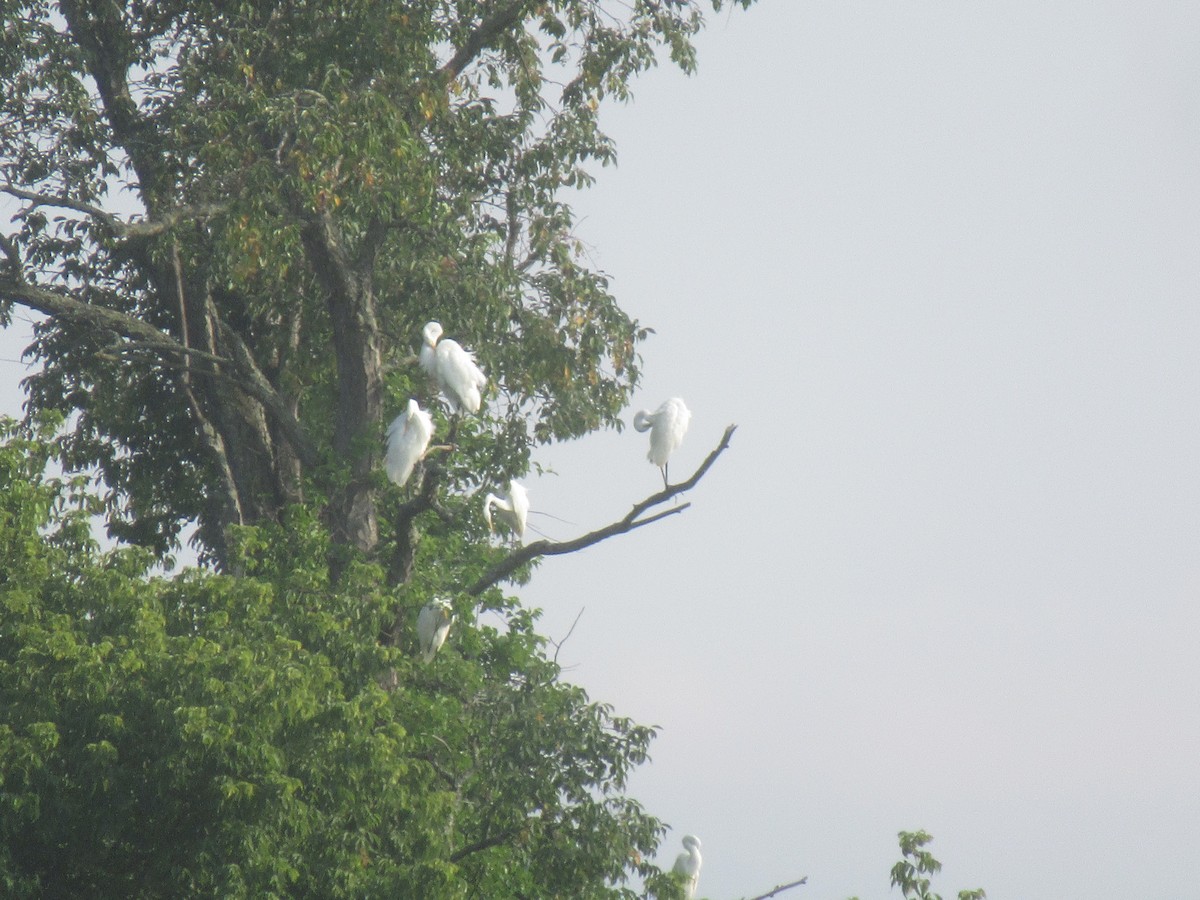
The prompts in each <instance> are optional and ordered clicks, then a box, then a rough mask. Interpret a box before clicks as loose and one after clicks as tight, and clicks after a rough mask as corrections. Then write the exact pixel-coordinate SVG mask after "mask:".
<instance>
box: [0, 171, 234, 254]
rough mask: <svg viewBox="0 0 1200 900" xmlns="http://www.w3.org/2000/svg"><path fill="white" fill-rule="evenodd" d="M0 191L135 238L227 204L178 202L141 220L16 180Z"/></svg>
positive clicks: (203, 216)
mask: <svg viewBox="0 0 1200 900" xmlns="http://www.w3.org/2000/svg"><path fill="white" fill-rule="evenodd" d="M0 191H3V192H4V193H6V194H11V195H12V196H14V197H19V198H20V199H22V200H28V201H29V202H30V203H32V204H33V205H34V206H56V207H60V208H62V209H73V210H75V211H76V212H81V213H83V214H84V215H86V216H91V217H92V218H93V219H98V220H99V221H100V222H102V223H103V224H104V225H106V226H107V227H108V228H110V229H112V231H113V233H115V234H116V235H118V236H119V237H124V238H133V239H138V240H145V239H146V238H152V237H157V236H158V235H160V234H164V233H165V232H167V231H170V230H171V229H172V228H174V227H175V226H176V225H178V224H179V223H180V222H188V221H198V220H200V219H207V218H209V217H210V216H214V215H217V214H218V213H221V212H224V211H225V210H226V209H227V208H228V205H227V204H225V203H201V204H198V205H197V206H178V207H175V208H174V209H170V210H167V211H166V212H164V213H163V214H162V215H160V216H159V217H158V218H156V219H148V220H145V221H141V222H123V221H121V220H120V219H118V218H117V217H116V216H115V215H113V214H112V213H110V212H109V211H108V210H106V209H103V208H101V207H99V206H95V205H93V204H91V203H84V202H83V201H82V200H72V199H71V198H70V197H64V196H62V195H61V194H43V193H41V192H39V191H30V190H26V189H25V188H19V187H17V186H16V185H15V184H8V183H7V182H6V183H4V184H0Z"/></svg>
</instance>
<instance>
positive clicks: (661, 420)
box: [633, 397, 692, 487]
mask: <svg viewBox="0 0 1200 900" xmlns="http://www.w3.org/2000/svg"><path fill="white" fill-rule="evenodd" d="M691 420H692V411H691V410H690V409H688V408H687V404H686V403H684V402H683V401H682V400H681V399H679V398H678V397H672V398H671V399H670V400H667V401H665V402H664V403H663V405H662V406H660V407H659V408H658V409H656V410H655V411H654V412H650V411H649V410H647V409H640V410H638V411H637V412H636V413H634V414H633V427H634V428H636V429H637V430H638V431H649V432H650V452H649V453H647V454H646V459H648V460H650V462H652V463H654V465H656V466H658V468H659V469H660V470H661V471H662V476H663V487H666V486H667V460H669V459H670V458H671V454H672V453H674V452H675V451H676V449H678V447H679V445H680V444H681V443H683V436H684V434H686V433H687V429H688V423H689V422H691Z"/></svg>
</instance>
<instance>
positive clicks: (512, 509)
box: [483, 479, 529, 541]
mask: <svg viewBox="0 0 1200 900" xmlns="http://www.w3.org/2000/svg"><path fill="white" fill-rule="evenodd" d="M493 506H494V507H496V509H498V510H499V511H500V518H501V519H503V520H504V521H505V522H507V523H508V524H509V526H510V527H511V528H512V530H513V532H515V533H516V535H517V540H518V541H519V540H522V539H523V538H524V537H525V520H526V519H528V518H529V493H528V492H527V491H526V490H525V486H524V485H523V484H521V483H520V482H518V481H516V480H515V479H514V480H513V481H510V482H509V483H508V496H507V497H505V496H503V495H500V496H497V495H495V494H488V495H487V496H486V497H484V498H483V517H484V519H486V520H487V525H488V531H494V530H495V529H494V528H493V527H492V507H493Z"/></svg>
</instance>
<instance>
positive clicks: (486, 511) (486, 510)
mask: <svg viewBox="0 0 1200 900" xmlns="http://www.w3.org/2000/svg"><path fill="white" fill-rule="evenodd" d="M499 502H500V498H499V497H497V496H496V495H495V494H488V495H487V496H486V497H484V498H483V519H484V521H485V522H487V527H488V531H491V532H495V530H496V528H495V526H494V525H492V507H493V506H495V505H496V504H498V503H499Z"/></svg>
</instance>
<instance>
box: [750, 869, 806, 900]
mask: <svg viewBox="0 0 1200 900" xmlns="http://www.w3.org/2000/svg"><path fill="white" fill-rule="evenodd" d="M802 884H808V876H807V875H805V876H804V877H803V878H801V879H799V880H797V881H790V882H788V883H787V884H777V885H775V887H773V888H771V890H769V891H767V892H766V893H765V894H759V895H758V896H757V897H751V898H750V900H767V898H768V897H774V896H775V895H776V894H782V893H783V892H784V891H790V890H791V889H792V888H794V887H800V885H802Z"/></svg>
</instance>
